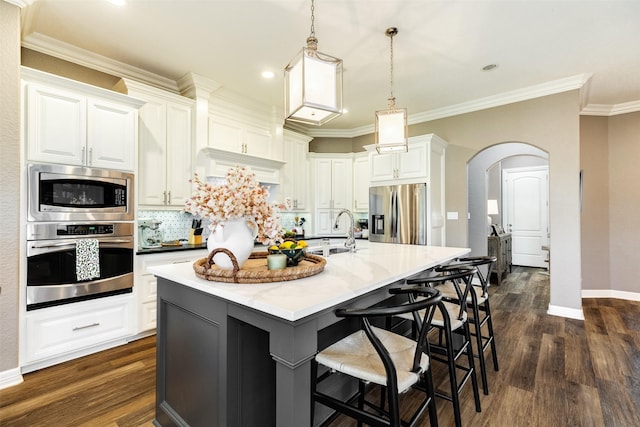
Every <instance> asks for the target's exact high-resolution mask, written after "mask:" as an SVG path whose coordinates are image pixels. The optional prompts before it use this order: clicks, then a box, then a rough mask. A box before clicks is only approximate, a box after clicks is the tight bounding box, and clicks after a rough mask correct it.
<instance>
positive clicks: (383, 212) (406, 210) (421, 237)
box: [369, 183, 430, 245]
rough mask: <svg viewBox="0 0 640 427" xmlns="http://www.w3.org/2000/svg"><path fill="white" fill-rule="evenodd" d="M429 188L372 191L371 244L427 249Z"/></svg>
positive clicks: (391, 187)
mask: <svg viewBox="0 0 640 427" xmlns="http://www.w3.org/2000/svg"><path fill="white" fill-rule="evenodd" d="M428 218H429V207H428V198H427V184H425V183H420V184H400V185H387V186H380V187H370V188H369V240H370V241H372V242H387V243H407V244H412V245H428V244H429V243H430V242H429V224H428Z"/></svg>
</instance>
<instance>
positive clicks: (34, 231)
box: [27, 222, 134, 310]
mask: <svg viewBox="0 0 640 427" xmlns="http://www.w3.org/2000/svg"><path fill="white" fill-rule="evenodd" d="M133 229H134V227H133V223H117V222H116V223H105V222H88V223H75V222H74V223H71V222H69V223H29V224H27V310H34V309H38V308H44V307H50V306H54V305H60V304H67V303H71V302H76V301H82V300H87V299H93V298H99V297H104V296H110V295H116V294H122V293H128V292H131V291H132V288H133V256H134V255H133V251H134V236H133ZM82 243H89V245H82ZM91 244H92V245H93V247H91ZM85 247H88V248H89V250H88V251H87V253H88V256H87V253H83V252H81V249H80V248H83V249H84V248H85ZM91 252H93V253H91ZM81 259H82V260H83V261H87V262H86V263H84V264H83V263H82V262H81ZM87 271H89V272H90V274H86V272H87Z"/></svg>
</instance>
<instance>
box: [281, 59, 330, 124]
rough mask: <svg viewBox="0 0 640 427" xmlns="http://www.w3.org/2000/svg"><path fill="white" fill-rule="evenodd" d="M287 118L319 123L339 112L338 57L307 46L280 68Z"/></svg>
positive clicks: (325, 121) (301, 121)
mask: <svg viewBox="0 0 640 427" xmlns="http://www.w3.org/2000/svg"><path fill="white" fill-rule="evenodd" d="M284 75H285V85H284V87H285V95H284V99H285V115H286V118H287V120H291V121H294V122H300V123H306V124H311V125H316V126H320V125H322V124H324V123H327V122H328V121H329V120H332V119H334V118H336V117H338V116H340V115H341V114H342V60H341V59H338V58H334V57H333V56H329V55H325V54H323V53H321V52H318V51H317V50H315V49H310V48H308V47H304V48H302V50H301V51H300V52H299V53H298V54H297V55H296V56H295V57H294V58H293V59H292V60H291V62H290V63H289V64H288V65H287V66H286V67H285V69H284Z"/></svg>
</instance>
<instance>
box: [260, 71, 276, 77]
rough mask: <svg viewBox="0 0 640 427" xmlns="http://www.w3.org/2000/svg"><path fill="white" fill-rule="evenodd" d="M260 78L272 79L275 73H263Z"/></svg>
mask: <svg viewBox="0 0 640 427" xmlns="http://www.w3.org/2000/svg"><path fill="white" fill-rule="evenodd" d="M262 77H264V78H265V79H272V78H274V77H275V73H274V72H273V71H263V72H262Z"/></svg>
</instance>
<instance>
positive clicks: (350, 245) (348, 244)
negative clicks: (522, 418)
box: [333, 209, 356, 252]
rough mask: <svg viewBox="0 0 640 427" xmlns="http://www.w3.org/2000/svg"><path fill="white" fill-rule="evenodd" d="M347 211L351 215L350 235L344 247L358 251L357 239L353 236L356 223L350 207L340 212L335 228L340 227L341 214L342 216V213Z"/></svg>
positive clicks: (351, 250)
mask: <svg viewBox="0 0 640 427" xmlns="http://www.w3.org/2000/svg"><path fill="white" fill-rule="evenodd" d="M344 213H346V214H347V215H349V230H348V232H349V236H348V237H347V240H346V241H345V242H344V247H345V248H347V249H349V251H350V252H355V251H356V239H355V238H354V237H353V231H354V230H353V229H354V228H355V223H354V221H353V214H352V213H351V211H350V210H349V209H342V210H341V211H340V212H338V216H337V217H336V222H335V224H333V228H334V229H336V230H337V229H338V227H339V224H338V221H340V216H342V214H344Z"/></svg>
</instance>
